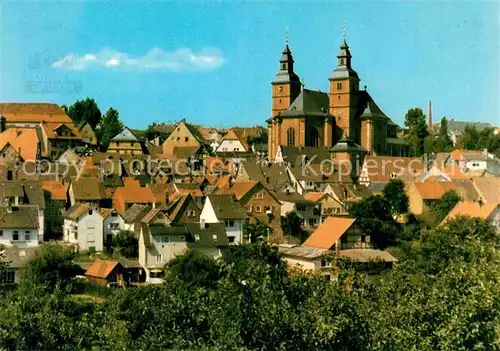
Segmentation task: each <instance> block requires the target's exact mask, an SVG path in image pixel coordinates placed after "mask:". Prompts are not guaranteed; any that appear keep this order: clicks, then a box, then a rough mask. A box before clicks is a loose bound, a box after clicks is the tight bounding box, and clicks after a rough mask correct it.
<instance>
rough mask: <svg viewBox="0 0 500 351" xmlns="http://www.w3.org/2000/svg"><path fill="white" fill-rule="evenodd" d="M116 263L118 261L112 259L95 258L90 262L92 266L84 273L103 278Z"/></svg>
mask: <svg viewBox="0 0 500 351" xmlns="http://www.w3.org/2000/svg"><path fill="white" fill-rule="evenodd" d="M118 264H119V263H118V262H117V261H114V260H96V261H94V263H92V266H90V268H89V269H87V271H86V272H85V275H86V276H90V277H96V278H104V279H105V278H107V277H108V276H109V275H110V274H111V272H113V269H115V268H116V266H118Z"/></svg>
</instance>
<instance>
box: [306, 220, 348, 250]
mask: <svg viewBox="0 0 500 351" xmlns="http://www.w3.org/2000/svg"><path fill="white" fill-rule="evenodd" d="M355 221H356V219H354V218H339V217H327V219H326V220H325V221H324V222H323V223H321V225H320V226H319V227H318V228H317V229H316V230H315V231H314V232H313V233H312V234H311V236H310V237H309V238H308V239H307V240H306V241H305V242H304V244H303V245H304V246H311V247H317V248H320V249H327V250H328V249H330V248H331V247H332V246H333V244H335V242H336V241H337V240H338V239H340V237H341V236H342V235H344V234H345V233H346V232H347V230H349V228H350V227H351V226H352V225H353V224H354V222H355Z"/></svg>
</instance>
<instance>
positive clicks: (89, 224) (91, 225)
mask: <svg viewBox="0 0 500 351" xmlns="http://www.w3.org/2000/svg"><path fill="white" fill-rule="evenodd" d="M94 228H95V223H94V221H87V229H94Z"/></svg>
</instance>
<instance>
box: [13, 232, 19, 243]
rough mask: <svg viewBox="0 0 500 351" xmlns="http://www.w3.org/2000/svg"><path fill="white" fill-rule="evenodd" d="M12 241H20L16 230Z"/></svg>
mask: <svg viewBox="0 0 500 351" xmlns="http://www.w3.org/2000/svg"><path fill="white" fill-rule="evenodd" d="M12 240H14V241H18V240H19V231H17V230H14V232H13V233H12Z"/></svg>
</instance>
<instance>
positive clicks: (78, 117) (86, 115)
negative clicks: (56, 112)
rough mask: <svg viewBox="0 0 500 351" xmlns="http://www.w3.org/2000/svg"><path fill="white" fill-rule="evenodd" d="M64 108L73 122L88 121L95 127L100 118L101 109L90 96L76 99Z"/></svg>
mask: <svg viewBox="0 0 500 351" xmlns="http://www.w3.org/2000/svg"><path fill="white" fill-rule="evenodd" d="M65 110H66V113H67V114H68V116H70V117H71V119H72V120H73V122H74V123H75V124H80V123H81V122H88V123H89V124H90V126H91V127H92V128H93V129H95V128H96V127H97V125H98V124H99V122H100V120H101V111H100V110H99V107H98V106H97V103H96V102H95V100H94V99H92V98H86V99H83V100H77V101H75V103H74V104H73V105H71V106H69V107H67V108H66V109H65Z"/></svg>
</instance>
